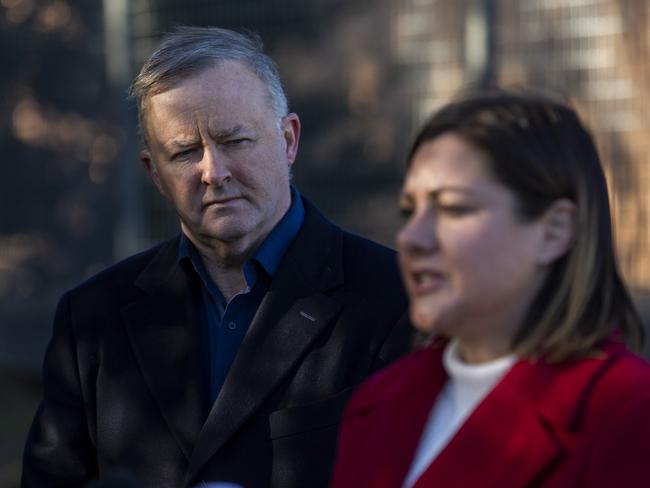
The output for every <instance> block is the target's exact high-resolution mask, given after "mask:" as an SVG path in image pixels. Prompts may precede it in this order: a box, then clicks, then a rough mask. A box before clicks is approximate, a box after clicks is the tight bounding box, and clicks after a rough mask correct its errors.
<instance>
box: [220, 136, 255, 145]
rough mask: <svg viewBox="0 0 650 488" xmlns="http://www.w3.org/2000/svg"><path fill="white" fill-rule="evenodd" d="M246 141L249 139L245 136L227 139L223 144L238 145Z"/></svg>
mask: <svg viewBox="0 0 650 488" xmlns="http://www.w3.org/2000/svg"><path fill="white" fill-rule="evenodd" d="M248 141H250V139H248V138H246V137H240V138H239V139H228V140H227V141H225V142H224V143H223V144H224V145H225V146H239V145H242V144H244V143H245V142H248Z"/></svg>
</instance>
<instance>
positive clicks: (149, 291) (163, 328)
mask: <svg viewBox="0 0 650 488" xmlns="http://www.w3.org/2000/svg"><path fill="white" fill-rule="evenodd" d="M178 243H179V239H178V238H176V239H174V240H172V241H169V242H167V243H165V244H163V245H162V246H161V247H160V249H159V250H158V252H157V253H156V255H155V257H154V258H153V259H152V261H151V262H150V264H149V265H148V266H147V268H145V270H144V271H143V272H142V273H141V274H140V275H139V276H138V278H137V279H136V281H135V286H136V287H137V288H139V289H140V290H141V291H143V292H144V293H143V295H142V297H141V298H140V299H139V300H136V301H134V302H132V303H130V304H129V305H127V306H125V307H124V308H123V309H122V310H121V314H122V317H123V320H124V323H125V325H126V331H127V334H128V337H129V339H130V341H131V347H132V348H133V352H134V355H135V357H136V360H137V363H138V366H139V368H140V370H141V372H142V375H143V376H144V379H145V381H146V383H147V386H148V387H149V389H150V390H151V393H152V395H153V397H154V398H155V400H156V402H157V403H158V405H159V407H160V409H161V411H162V415H163V417H164V419H165V421H166V422H167V425H168V427H169V429H170V431H171V433H172V435H173V436H174V438H175V439H176V441H177V442H178V444H179V446H180V448H181V450H182V451H183V454H185V456H186V457H187V458H188V459H189V458H190V456H191V454H192V448H193V445H194V443H195V441H196V437H197V435H198V432H199V430H200V428H201V425H202V424H203V421H204V420H205V417H206V416H207V388H206V387H205V385H207V376H206V373H205V367H204V361H203V355H202V348H201V345H200V337H201V334H200V328H199V322H198V317H197V316H196V306H195V303H194V298H193V294H192V289H191V283H190V281H189V280H188V278H187V275H186V274H185V272H184V271H183V269H182V268H181V267H180V266H178V265H177V263H176V254H177V251H178Z"/></svg>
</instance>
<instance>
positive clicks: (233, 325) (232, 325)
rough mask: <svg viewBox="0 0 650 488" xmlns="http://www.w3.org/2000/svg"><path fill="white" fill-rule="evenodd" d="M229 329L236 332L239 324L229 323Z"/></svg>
mask: <svg viewBox="0 0 650 488" xmlns="http://www.w3.org/2000/svg"><path fill="white" fill-rule="evenodd" d="M228 328H229V329H230V330H235V329H236V328H237V324H236V323H234V322H228Z"/></svg>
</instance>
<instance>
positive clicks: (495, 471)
mask: <svg viewBox="0 0 650 488" xmlns="http://www.w3.org/2000/svg"><path fill="white" fill-rule="evenodd" d="M613 359H614V356H607V357H605V356H603V357H602V358H593V359H583V360H579V361H576V362H567V363H561V364H556V365H553V364H547V363H545V362H543V361H541V360H540V361H538V362H530V361H519V362H518V363H517V364H516V365H515V366H514V367H513V369H512V370H511V371H510V372H509V373H508V374H507V375H506V376H505V377H504V378H503V380H502V381H501V382H500V383H499V384H498V385H497V386H496V387H495V388H494V390H493V391H492V392H491V393H490V394H489V395H488V396H487V397H486V398H485V399H484V400H483V402H482V403H481V404H480V405H479V406H478V407H477V408H476V410H475V411H474V412H473V413H472V415H470V417H469V418H468V419H467V420H466V422H465V423H464V424H463V426H462V427H461V428H460V430H459V431H458V432H457V433H456V435H455V436H454V437H453V438H452V439H451V441H450V442H449V444H448V445H447V446H446V447H445V448H444V449H443V450H442V451H441V452H440V454H439V455H438V457H437V458H436V459H435V460H434V462H433V463H432V464H431V465H430V466H429V468H428V469H427V471H425V472H424V473H423V475H422V476H421V477H420V478H419V480H418V481H417V483H416V484H415V485H414V488H424V487H429V486H445V487H449V488H453V487H459V488H460V487H466V486H481V487H486V488H487V487H495V488H496V487H499V488H508V487H513V488H515V487H517V488H518V487H523V486H532V485H535V482H537V481H539V480H541V479H542V477H543V476H544V475H545V474H546V473H548V472H549V470H550V469H552V467H553V465H554V464H555V463H558V462H561V461H562V459H563V456H564V455H565V454H566V452H567V451H568V448H569V447H570V444H571V442H572V437H573V434H572V431H573V430H574V429H575V428H576V426H577V421H578V420H579V418H580V410H581V408H582V406H583V404H584V400H585V399H586V398H587V396H588V394H589V391H590V388H591V385H592V384H593V380H594V379H595V378H597V377H598V375H599V374H600V373H601V372H602V371H604V370H605V369H606V368H607V367H608V366H609V364H611V361H612V360H613Z"/></svg>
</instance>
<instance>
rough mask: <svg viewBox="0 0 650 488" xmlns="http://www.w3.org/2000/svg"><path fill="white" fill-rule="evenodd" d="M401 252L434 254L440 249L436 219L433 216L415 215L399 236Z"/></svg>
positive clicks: (398, 242) (398, 241)
mask: <svg viewBox="0 0 650 488" xmlns="http://www.w3.org/2000/svg"><path fill="white" fill-rule="evenodd" d="M397 247H398V249H399V250H400V251H401V252H410V253H414V252H415V253H418V252H433V251H435V250H436V248H437V247H438V235H437V225H436V219H435V217H434V216H432V215H426V214H425V215H419V214H417V213H414V214H413V215H411V217H409V219H408V220H407V222H406V224H405V225H404V227H402V229H401V230H400V231H399V232H398V234H397Z"/></svg>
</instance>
